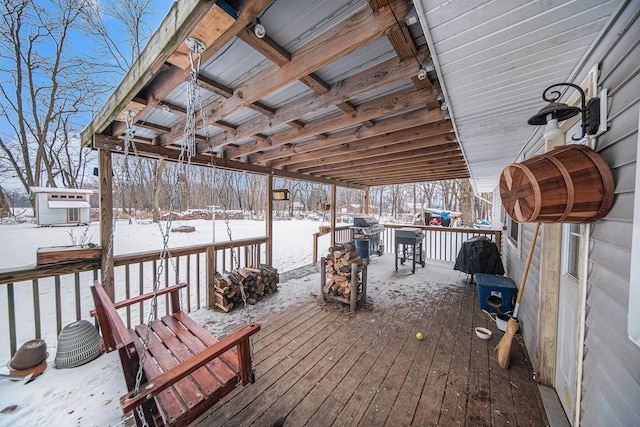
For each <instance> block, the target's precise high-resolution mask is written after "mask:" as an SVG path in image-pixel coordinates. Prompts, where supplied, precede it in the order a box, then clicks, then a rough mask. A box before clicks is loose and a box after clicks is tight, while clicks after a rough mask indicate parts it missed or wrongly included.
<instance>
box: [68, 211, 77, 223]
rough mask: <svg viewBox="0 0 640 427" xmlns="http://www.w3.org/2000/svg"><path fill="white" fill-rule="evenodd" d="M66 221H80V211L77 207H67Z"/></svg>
mask: <svg viewBox="0 0 640 427" xmlns="http://www.w3.org/2000/svg"><path fill="white" fill-rule="evenodd" d="M67 222H80V212H79V209H78V208H69V209H67Z"/></svg>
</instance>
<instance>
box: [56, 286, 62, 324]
mask: <svg viewBox="0 0 640 427" xmlns="http://www.w3.org/2000/svg"><path fill="white" fill-rule="evenodd" d="M55 294H56V331H57V332H56V335H59V334H60V331H61V330H62V298H61V297H60V276H55Z"/></svg>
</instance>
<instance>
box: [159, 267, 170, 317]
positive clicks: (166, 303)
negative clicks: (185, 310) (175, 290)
mask: <svg viewBox="0 0 640 427" xmlns="http://www.w3.org/2000/svg"><path fill="white" fill-rule="evenodd" d="M170 261H171V260H170V259H169V258H165V260H164V287H165V288H168V287H169V262H170ZM164 311H165V313H164V314H165V315H166V316H168V315H169V294H166V295H165V296H164ZM157 318H158V317H157V316H156V319H157Z"/></svg>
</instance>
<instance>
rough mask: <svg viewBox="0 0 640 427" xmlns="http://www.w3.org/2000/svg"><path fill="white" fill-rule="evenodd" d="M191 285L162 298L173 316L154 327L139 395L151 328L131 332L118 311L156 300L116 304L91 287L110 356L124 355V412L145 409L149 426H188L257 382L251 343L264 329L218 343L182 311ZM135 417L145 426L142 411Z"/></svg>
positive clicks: (239, 333) (166, 290)
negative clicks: (138, 378) (146, 339)
mask: <svg viewBox="0 0 640 427" xmlns="http://www.w3.org/2000/svg"><path fill="white" fill-rule="evenodd" d="M186 286H187V285H186V284H185V283H182V284H178V285H174V286H170V287H167V288H163V289H162V290H160V291H158V292H157V293H156V295H165V294H169V299H170V301H171V314H169V315H167V316H164V317H162V318H161V319H156V320H154V321H152V322H151V333H150V334H149V342H148V349H147V352H146V356H145V358H144V366H143V372H144V376H143V378H142V383H141V385H140V388H139V390H140V391H139V393H138V394H137V395H135V396H133V393H132V392H133V390H134V388H135V383H136V374H137V372H138V366H139V363H140V362H139V361H140V355H141V354H142V352H143V340H144V337H145V336H146V330H147V325H139V326H137V327H135V328H134V329H128V328H127V327H126V326H125V324H124V322H123V321H122V318H121V317H120V315H119V314H118V312H117V309H119V308H123V307H127V306H129V305H132V304H136V303H139V302H141V301H145V300H148V299H151V298H153V296H154V295H153V294H145V295H140V296H138V297H134V298H131V299H128V300H126V301H121V302H118V303H115V304H114V303H113V302H112V301H111V299H110V298H109V296H108V295H107V293H106V292H105V290H104V288H103V287H102V286H101V285H100V284H99V283H97V282H95V284H94V285H93V286H92V287H91V292H92V294H93V299H94V302H95V305H96V311H95V314H96V315H97V317H98V321H99V323H100V328H101V330H102V337H103V340H104V345H105V348H106V350H107V352H110V351H113V350H118V353H119V355H120V363H121V365H122V370H123V372H124V377H125V382H126V384H127V389H128V390H129V392H130V393H127V394H126V395H125V396H122V397H121V398H120V403H121V406H122V409H123V411H124V412H125V413H128V412H130V411H132V410H134V409H136V408H137V407H138V406H142V409H143V411H144V415H145V420H146V421H147V423H148V424H149V425H157V426H161V425H169V426H183V425H188V424H189V423H191V422H193V421H195V420H196V419H197V418H198V417H200V416H201V415H202V414H204V413H205V412H206V411H207V410H208V409H210V408H211V407H212V406H213V405H215V404H216V403H217V402H218V401H219V400H220V399H222V398H223V397H224V396H225V395H226V394H228V393H230V392H231V391H232V390H233V389H234V388H235V387H236V386H237V385H239V384H242V385H247V384H250V383H253V382H254V381H255V377H254V373H253V367H252V361H251V347H250V346H251V343H250V340H249V338H250V336H251V335H253V334H255V333H256V332H258V331H259V330H260V325H258V324H255V323H252V324H250V325H248V326H245V327H244V328H242V329H241V330H239V331H237V332H235V333H233V334H231V335H229V336H228V337H225V338H223V339H221V340H220V341H218V340H217V339H216V338H215V337H213V336H212V335H211V334H209V333H208V332H207V331H206V330H205V329H203V328H202V327H201V326H199V325H198V324H197V323H195V322H194V321H193V320H192V319H190V318H189V316H187V315H186V314H185V313H183V312H181V311H180V296H179V291H180V289H182V288H184V287H186ZM234 348H235V349H236V350H235V351H233V349H234ZM134 417H135V420H136V424H137V425H141V424H142V420H140V419H139V417H138V414H137V411H134Z"/></svg>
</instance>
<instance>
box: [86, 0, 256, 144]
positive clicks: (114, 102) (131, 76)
mask: <svg viewBox="0 0 640 427" xmlns="http://www.w3.org/2000/svg"><path fill="white" fill-rule="evenodd" d="M212 9H214V10H215V11H214V12H212V13H214V14H216V15H219V16H220V19H219V20H220V24H221V25H228V24H229V22H228V21H227V20H226V19H224V17H225V16H228V14H227V12H226V11H224V10H223V9H221V8H220V7H219V6H217V5H216V4H215V3H214V2H203V1H201V0H182V1H179V2H173V4H172V5H171V9H169V12H168V14H167V16H166V17H165V18H164V20H163V21H162V23H161V24H160V29H159V30H158V31H156V32H155V33H154V34H153V36H152V37H151V39H150V40H149V43H147V46H146V47H145V49H144V50H143V51H142V53H141V54H140V56H139V57H138V59H137V60H136V62H135V63H134V64H133V65H132V66H131V68H130V70H129V72H128V73H127V74H126V76H125V77H124V78H123V80H122V81H121V82H120V84H119V85H118V87H117V88H116V89H115V91H114V92H113V93H112V94H111V96H109V98H108V99H107V101H106V102H105V104H104V105H103V107H102V108H101V109H100V110H99V111H98V112H97V113H96V115H95V117H94V118H93V120H91V123H89V125H88V126H87V127H86V128H85V129H84V130H83V131H82V133H81V141H82V144H83V145H89V144H91V137H92V136H93V134H95V133H99V132H102V131H104V130H105V129H106V128H107V126H109V124H110V123H111V122H112V121H113V120H114V118H115V117H116V116H117V115H118V114H120V113H121V112H122V110H124V109H126V105H127V104H128V103H129V101H131V100H132V99H134V98H135V97H136V96H137V95H138V93H139V92H140V91H141V90H142V89H143V88H144V87H145V86H146V85H147V84H148V83H149V82H150V81H151V80H152V79H153V77H154V76H155V75H156V73H158V72H159V71H160V69H161V68H162V67H163V66H164V64H165V62H166V61H167V60H168V59H169V58H170V57H171V55H173V52H175V51H176V49H178V47H179V46H180V45H181V44H183V42H184V40H185V39H186V38H187V37H188V36H189V34H191V32H192V31H193V30H194V28H196V27H197V25H198V24H199V23H200V21H201V20H202V18H203V17H204V16H205V15H207V14H208V13H209V12H210V11H211V10H212ZM243 26H244V25H243ZM227 29H228V27H227ZM163 98H164V97H162V98H161V99H163ZM151 108H152V106H149V105H148V106H147V107H146V108H144V109H143V110H141V111H140V113H139V114H138V115H137V116H136V117H141V116H143V115H144V114H145V113H146V112H147V111H149V110H150V109H151Z"/></svg>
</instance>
